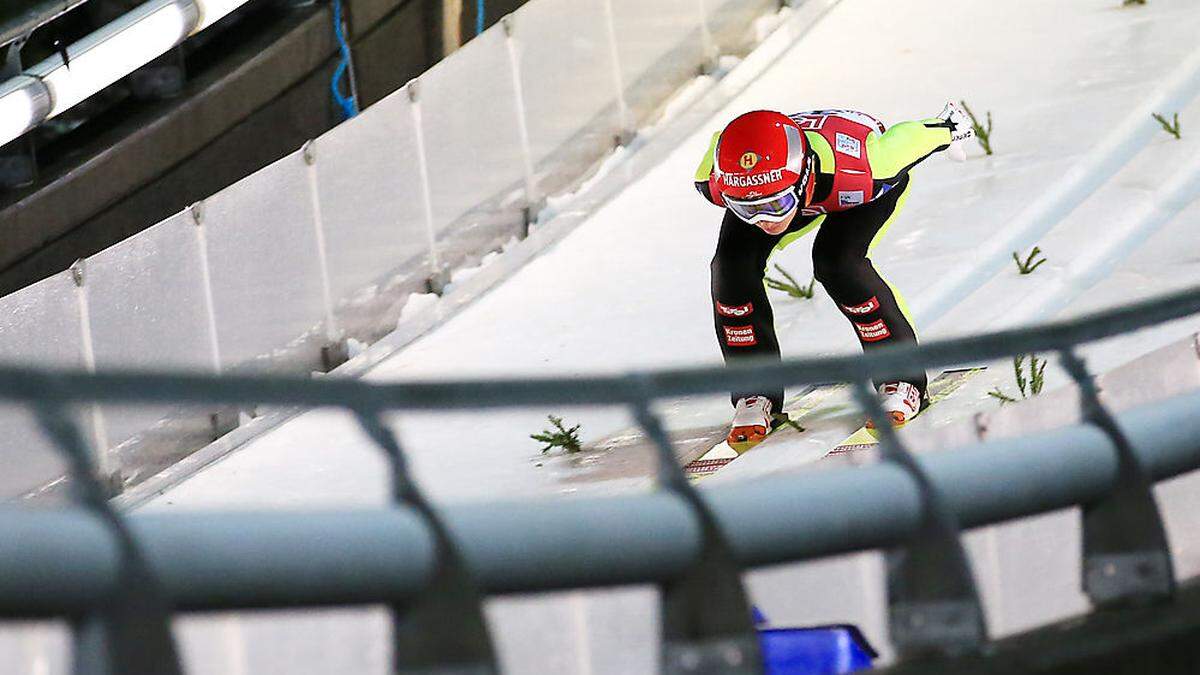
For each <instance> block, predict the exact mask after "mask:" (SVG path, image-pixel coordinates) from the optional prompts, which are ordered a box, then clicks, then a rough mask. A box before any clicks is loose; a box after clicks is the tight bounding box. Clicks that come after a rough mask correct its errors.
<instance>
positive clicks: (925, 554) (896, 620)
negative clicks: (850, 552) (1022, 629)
mask: <svg viewBox="0 0 1200 675" xmlns="http://www.w3.org/2000/svg"><path fill="white" fill-rule="evenodd" d="M852 389H853V392H854V397H855V399H856V400H857V401H858V404H859V406H861V407H862V409H863V410H864V411H865V412H866V414H867V418H868V419H870V420H871V421H872V422H873V423H874V425H875V428H876V430H877V433H878V434H879V449H880V454H881V455H882V457H883V461H885V462H890V463H892V464H893V465H895V466H897V467H899V468H900V469H902V470H903V471H904V472H905V473H906V474H908V476H909V477H910V478H912V480H913V482H914V483H915V484H916V486H917V489H918V490H919V492H920V497H921V506H922V508H921V510H922V519H921V520H922V522H921V525H920V529H919V530H918V532H917V534H916V536H915V537H914V538H913V539H912V540H910V541H909V542H907V543H906V544H904V545H902V546H899V547H897V548H894V549H891V550H889V551H888V552H887V553H886V557H887V590H888V627H889V631H890V633H891V638H892V643H893V644H894V645H895V647H896V651H897V653H898V654H899V655H900V657H901V658H902V659H905V658H920V657H923V656H928V655H939V656H941V655H945V656H953V655H960V654H965V653H970V652H974V651H978V650H979V649H980V648H981V647H982V646H983V644H984V643H985V642H986V641H987V624H986V620H985V618H984V614H983V604H982V603H981V602H980V599H979V591H978V589H977V588H976V586H975V577H974V575H973V574H972V572H971V564H970V561H969V560H968V559H967V554H966V551H965V550H964V549H963V546H962V541H961V539H960V537H961V534H962V531H961V529H960V527H959V525H958V519H957V518H956V517H955V516H954V514H953V512H952V511H951V510H950V509H949V508H948V507H947V506H946V503H945V500H944V499H943V498H942V496H941V494H940V493H939V492H938V490H937V487H936V486H935V485H934V484H933V483H932V482H931V481H930V480H929V476H928V475H927V474H926V473H925V470H924V469H922V468H921V465H920V464H919V463H917V460H916V458H915V457H913V455H912V453H910V452H909V451H908V450H907V449H906V448H905V447H904V445H903V444H902V443H901V442H900V438H899V436H898V435H897V434H896V430H895V429H893V428H892V425H891V420H890V419H888V417H887V415H886V414H885V413H884V411H883V407H882V406H880V404H879V399H878V398H877V397H876V394H875V392H874V391H873V390H872V389H871V387H870V386H869V385H868V384H867V382H866V381H865V380H863V381H859V382H854V383H853V385H852Z"/></svg>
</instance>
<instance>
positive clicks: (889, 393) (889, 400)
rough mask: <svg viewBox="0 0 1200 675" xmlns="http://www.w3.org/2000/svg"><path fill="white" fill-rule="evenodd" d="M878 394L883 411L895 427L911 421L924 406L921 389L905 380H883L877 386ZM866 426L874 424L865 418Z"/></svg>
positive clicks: (871, 426)
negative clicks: (883, 381)
mask: <svg viewBox="0 0 1200 675" xmlns="http://www.w3.org/2000/svg"><path fill="white" fill-rule="evenodd" d="M879 396H880V400H879V404H880V405H881V406H883V412H884V413H886V414H887V416H888V417H889V418H891V420H892V426H893V427H895V428H897V429H898V428H900V427H902V426H904V425H905V424H906V423H908V422H909V421H911V420H912V418H914V417H916V416H917V414H918V413H920V412H921V410H922V409H923V408H924V407H925V405H924V396H922V394H921V390H920V389H917V387H916V386H915V385H912V384H909V383H907V382H885V383H883V384H882V385H880V386H879ZM867 428H868V429H874V428H875V424H874V423H873V422H871V420H867Z"/></svg>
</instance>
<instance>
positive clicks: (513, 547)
mask: <svg viewBox="0 0 1200 675" xmlns="http://www.w3.org/2000/svg"><path fill="white" fill-rule="evenodd" d="M1198 409H1200V393H1191V394H1186V395H1182V396H1177V397H1174V398H1171V399H1168V400H1166V401H1162V402H1159V403H1155V404H1152V405H1148V406H1144V407H1141V408H1137V409H1135V410H1132V411H1129V412H1126V413H1123V414H1121V415H1119V416H1118V423H1119V424H1120V426H1121V427H1122V429H1123V430H1124V431H1125V433H1126V434H1127V435H1128V437H1129V440H1130V443H1131V444H1132V445H1133V447H1134V448H1135V450H1136V454H1137V455H1138V457H1139V460H1140V461H1141V462H1142V463H1143V464H1144V465H1145V467H1146V468H1147V471H1148V472H1149V473H1150V474H1151V475H1152V476H1153V477H1154V478H1155V479H1156V480H1165V479H1167V478H1170V477H1173V476H1175V475H1178V474H1180V473H1183V472H1186V471H1191V470H1195V469H1197V468H1200V445H1197V444H1196V443H1195V442H1194V439H1195V438H1197V437H1200V415H1196V414H1195V412H1196V410H1198ZM1115 458H1116V453H1115V452H1114V449H1113V447H1112V445H1111V441H1110V440H1109V438H1108V437H1107V436H1106V435H1105V434H1103V433H1101V432H1100V431H1099V430H1097V429H1095V428H1094V427H1092V426H1090V425H1074V426H1069V427H1065V428H1063V429H1060V430H1057V431H1053V432H1048V433H1044V434H1039V435H1037V436H1032V437H1023V438H1010V439H1002V440H995V441H989V442H985V443H980V444H977V445H973V446H969V447H966V448H962V449H958V450H955V451H944V452H936V453H931V454H926V455H923V456H919V457H918V461H919V462H920V463H921V464H922V466H923V467H924V468H925V470H926V472H927V473H928V475H929V477H930V480H931V482H932V483H933V484H934V485H935V486H937V488H938V490H940V491H941V492H942V494H943V495H945V498H946V502H947V505H948V507H949V508H950V509H951V510H952V511H953V512H954V513H955V515H956V516H957V517H958V519H959V520H960V521H961V522H962V524H963V525H964V526H966V527H977V526H981V525H985V524H989V523H995V522H1000V521H1003V520H1009V519H1013V518H1018V517H1023V516H1029V515H1034V514H1037V513H1043V512H1046V511H1051V510H1054V509H1059V508H1066V507H1068V506H1071V505H1074V504H1078V503H1080V502H1081V501H1089V500H1092V499H1095V498H1097V497H1098V496H1100V495H1103V494H1105V493H1106V492H1107V491H1108V490H1110V489H1111V488H1112V486H1113V484H1114V483H1115V481H1116V475H1117V464H1116V459H1115ZM703 495H704V498H705V499H706V500H707V501H708V503H709V504H710V506H711V507H712V510H713V512H714V514H715V515H716V517H717V519H718V520H719V521H720V523H721V525H722V526H723V528H724V530H725V532H726V533H727V534H728V536H729V539H730V543H731V545H732V547H733V550H734V553H735V554H736V556H737V558H738V560H739V561H740V562H741V563H742V564H744V565H747V566H761V565H768V564H776V563H782V562H788V561H796V560H804V559H810V558H818V557H823V556H829V555H834V554H839V553H847V552H851V551H858V550H864V549H871V548H880V547H888V546H893V545H896V544H899V543H901V542H903V541H905V540H906V539H907V538H909V537H910V536H911V535H912V534H913V532H914V531H915V529H916V527H917V525H918V518H919V510H920V497H919V494H918V491H917V488H916V486H915V485H914V484H913V482H912V481H911V479H909V478H908V477H907V476H906V475H905V474H904V473H903V472H902V471H900V470H899V469H897V468H895V467H893V466H891V465H889V464H878V465H873V466H867V467H858V468H846V469H838V470H830V471H814V472H808V473H800V474H795V475H792V476H781V477H775V478H767V479H762V480H757V481H753V482H747V483H743V484H737V485H730V486H720V487H714V488H713V489H711V490H704V491H703ZM441 512H442V513H443V514H444V516H445V520H446V523H447V526H448V527H449V528H450V530H451V532H452V533H453V534H454V537H455V539H456V540H457V541H459V542H460V543H461V546H462V552H463V555H464V556H465V558H466V561H467V564H468V565H469V566H470V568H471V569H472V571H473V572H474V573H475V575H476V578H477V579H478V580H479V582H480V584H481V585H482V586H483V588H484V590H485V591H486V592H488V593H490V594H500V593H516V592H534V591H546V590H556V589H563V588H573V587H589V586H604V585H612V584H630V583H638V582H652V581H659V580H662V579H667V578H671V577H672V576H673V575H676V574H678V573H679V572H680V571H681V570H683V569H684V568H685V567H686V566H687V564H688V562H689V561H690V560H691V559H692V558H693V557H694V556H696V555H698V552H699V550H700V529H699V525H698V523H696V522H695V519H694V517H693V516H691V515H690V513H689V510H688V509H687V507H686V505H684V504H683V503H682V502H681V501H680V500H679V498H678V497H674V496H672V495H667V494H662V493H654V494H646V493H639V494H632V495H621V496H617V497H605V498H589V499H570V498H556V499H545V500H538V501H522V502H492V503H486V504H468V505H463V504H458V505H446V506H444V507H443V508H442V509H441ZM129 521H130V527H131V529H132V531H133V532H134V534H135V536H136V537H137V540H138V542H139V544H140V545H141V546H142V548H143V550H144V551H145V554H146V557H147V559H148V561H149V563H150V565H151V567H152V569H153V571H154V573H155V574H156V576H157V577H158V578H159V579H160V580H161V582H162V585H163V588H164V589H165V592H166V594H167V596H168V597H169V598H170V599H171V600H172V602H173V604H174V606H175V607H177V608H178V609H180V610H213V609H238V608H255V607H289V606H298V605H325V604H328V605H333V604H338V605H343V604H352V603H368V602H381V601H392V600H397V599H403V598H405V597H409V596H411V595H412V594H413V593H415V592H416V591H417V590H418V589H420V588H421V587H422V585H423V584H424V583H425V582H426V580H427V579H428V577H429V574H430V570H431V566H432V561H433V556H434V554H433V549H432V539H431V537H430V535H429V533H428V531H427V530H426V529H425V528H424V526H423V525H422V524H421V520H420V518H419V517H417V516H416V515H415V514H414V513H413V512H411V511H410V510H409V509H408V508H404V507H400V508H394V509H387V510H382V509H380V510H360V511H331V512H321V513H296V512H277V513H230V512H207V513H205V512H187V513H169V512H155V513H134V514H131V515H130V516H129ZM116 569H117V557H116V548H115V546H114V545H113V544H112V543H111V542H110V540H109V539H108V535H107V533H106V531H105V529H104V527H103V524H102V523H100V522H99V521H97V520H96V519H95V518H94V516H90V515H88V514H86V513H83V512H80V511H59V512H29V511H15V510H14V511H8V512H7V513H4V514H0V615H3V616H29V615H45V614H62V613H71V612H76V611H78V610H80V609H81V608H83V607H86V606H88V604H89V603H91V602H93V601H95V599H96V598H99V597H103V595H104V594H105V593H107V592H109V591H111V589H112V588H113V587H114V584H115V583H116V581H115V574H116Z"/></svg>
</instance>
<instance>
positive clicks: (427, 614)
mask: <svg viewBox="0 0 1200 675" xmlns="http://www.w3.org/2000/svg"><path fill="white" fill-rule="evenodd" d="M355 416H356V418H357V419H358V423H359V426H361V427H362V428H363V430H364V431H365V432H366V433H367V435H368V436H370V437H371V439H372V440H373V441H374V442H375V444H376V445H378V446H379V447H380V448H382V449H383V451H384V454H385V455H386V456H387V460H388V464H389V466H390V468H391V482H392V495H391V496H392V501H393V506H408V507H411V508H412V509H413V510H414V511H415V512H416V513H417V514H418V515H420V517H421V519H422V520H423V521H424V523H425V526H426V527H427V528H428V530H429V533H430V534H431V535H432V537H433V541H434V546H435V552H436V553H435V569H434V573H433V576H432V578H431V579H430V580H429V583H428V584H426V586H425V587H424V588H423V589H422V590H421V592H420V593H419V594H418V595H417V597H415V598H413V599H411V600H409V601H407V602H403V603H399V602H394V603H392V605H391V613H392V634H393V642H394V646H395V649H394V655H393V661H394V672H395V673H397V675H408V674H411V675H420V674H428V673H432V672H436V671H439V670H441V669H447V670H450V671H454V672H464V673H466V672H470V673H479V674H480V675H485V674H487V673H493V674H494V673H498V672H499V669H498V667H497V665H496V654H495V648H494V647H493V645H492V640H491V637H490V635H489V634H488V629H487V621H486V620H485V619H484V616H483V594H482V593H480V592H479V589H478V587H477V585H476V583H475V580H474V579H473V578H472V576H471V574H470V571H469V570H468V569H467V567H466V565H464V564H463V560H462V554H461V553H460V551H459V548H458V546H457V544H456V543H455V542H454V539H453V537H451V535H450V532H449V531H448V530H447V529H446V526H445V524H444V523H443V522H442V520H441V518H440V517H439V516H438V514H437V513H436V512H435V511H434V509H433V506H432V505H431V504H430V503H429V500H427V499H426V498H425V496H424V495H423V494H422V493H421V490H420V489H419V488H418V487H417V484H416V483H415V482H414V481H413V480H412V476H411V475H410V473H409V470H408V462H407V460H406V459H405V456H404V451H403V449H402V448H401V447H400V441H399V439H398V438H397V437H396V435H395V434H394V433H393V432H392V430H391V429H390V428H388V426H387V424H386V422H385V421H384V419H383V408H382V407H378V406H373V407H361V408H359V409H357V410H355Z"/></svg>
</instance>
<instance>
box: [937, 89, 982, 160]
mask: <svg viewBox="0 0 1200 675" xmlns="http://www.w3.org/2000/svg"><path fill="white" fill-rule="evenodd" d="M938 118H939V119H941V120H943V121H944V122H946V126H947V127H949V129H950V147H949V148H946V156H947V157H949V158H950V159H951V160H953V161H955V162H965V161H967V148H966V147H965V145H964V144H965V143H966V142H967V141H968V140H970V139H972V138H975V126H974V125H973V124H972V123H971V118H970V117H968V116H967V113H966V111H964V110H963V109H962V107H960V106H959V105H958V104H957V103H955V102H954V101H950V102H948V103H947V104H946V107H945V109H943V110H942V112H941V114H940V115H938Z"/></svg>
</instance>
